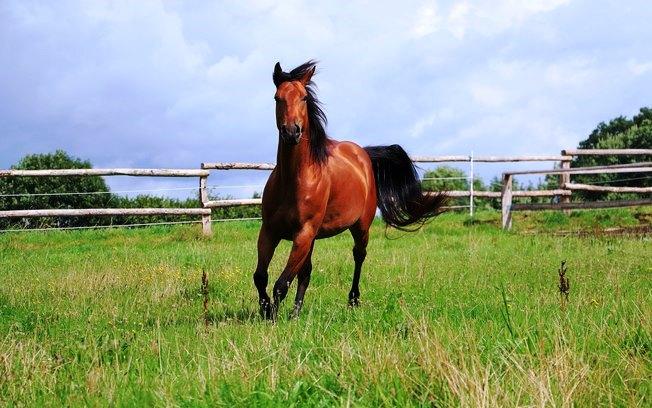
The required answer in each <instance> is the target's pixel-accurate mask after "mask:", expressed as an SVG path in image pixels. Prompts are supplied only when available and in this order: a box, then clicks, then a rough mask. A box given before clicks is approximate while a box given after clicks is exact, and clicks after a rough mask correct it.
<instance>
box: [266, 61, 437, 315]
mask: <svg viewBox="0 0 652 408" xmlns="http://www.w3.org/2000/svg"><path fill="white" fill-rule="evenodd" d="M315 65H316V63H315V62H314V61H309V62H307V63H305V64H303V65H301V66H299V67H297V68H295V69H293V70H292V71H290V72H283V70H282V69H281V65H280V64H279V63H277V64H276V66H275V67H274V74H273V80H274V84H275V85H276V94H275V95H274V99H275V100H276V126H277V128H278V132H279V141H278V151H277V156H276V168H275V169H274V171H273V172H272V174H271V175H270V177H269V180H267V184H266V185H265V190H264V193H263V207H262V218H263V224H262V227H261V229H260V235H259V237H258V266H257V267H256V272H255V273H254V283H255V284H256V288H257V289H258V295H259V303H260V311H261V314H262V315H263V316H265V317H267V318H275V317H276V312H277V310H278V306H279V304H280V302H281V301H282V300H283V299H284V298H285V296H286V294H287V292H288V288H289V286H290V284H291V283H292V280H293V279H294V278H295V277H297V278H298V287H297V294H296V297H295V300H294V309H293V311H292V313H291V316H298V314H299V311H300V310H301V306H302V304H303V297H304V294H305V292H306V289H307V288H308V283H309V282H310V273H311V271H312V262H311V255H312V250H313V247H314V245H315V240H316V239H319V238H327V237H331V236H333V235H337V234H339V233H341V232H343V231H344V230H347V229H348V230H349V231H351V235H353V240H354V246H353V259H354V261H355V270H354V273H353V285H352V286H351V291H350V292H349V304H350V305H351V306H356V305H357V304H358V299H359V297H360V290H359V288H358V284H359V281H360V271H361V269H362V263H363V262H364V259H365V256H366V254H367V242H368V240H369V227H370V226H371V223H372V221H373V219H374V216H375V214H376V206H378V207H379V208H380V212H381V215H382V217H383V220H384V221H385V222H386V223H387V224H388V225H391V226H393V227H395V228H399V229H403V230H409V229H408V228H407V227H408V226H411V225H415V226H416V228H419V227H420V226H421V225H422V224H423V223H424V222H425V221H426V220H427V219H428V218H430V217H433V216H435V215H437V214H439V213H440V212H441V207H442V205H443V204H444V202H445V197H443V196H441V195H424V194H423V193H422V191H421V185H420V183H419V179H418V176H417V173H416V170H415V168H414V166H413V164H412V161H411V160H410V158H409V157H408V155H407V154H406V153H405V151H404V150H403V149H402V148H401V147H400V146H398V145H392V146H372V147H366V148H361V147H360V146H358V145H356V144H355V143H351V142H337V141H335V140H333V139H330V138H329V137H328V136H327V135H326V131H325V129H324V127H325V125H326V116H325V115H324V112H323V110H322V109H321V105H320V103H319V101H318V100H317V98H316V96H315V91H314V88H313V83H312V81H311V78H312V76H313V74H314V72H315ZM281 239H285V240H291V241H292V250H291V252H290V257H289V259H288V261H287V265H286V266H285V269H284V270H283V272H282V273H281V276H280V277H279V278H278V280H277V281H276V284H275V285H274V292H273V296H274V302H273V303H271V301H270V298H269V296H268V295H267V280H268V274H267V268H268V266H269V263H270V261H271V259H272V256H273V255H274V250H275V249H276V246H277V245H278V243H279V241H280V240H281Z"/></svg>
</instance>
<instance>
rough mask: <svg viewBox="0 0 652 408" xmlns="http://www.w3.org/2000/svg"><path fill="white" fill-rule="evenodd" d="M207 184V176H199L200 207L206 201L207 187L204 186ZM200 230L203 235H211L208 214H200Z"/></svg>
mask: <svg viewBox="0 0 652 408" xmlns="http://www.w3.org/2000/svg"><path fill="white" fill-rule="evenodd" d="M207 184H208V176H201V177H199V203H200V204H201V206H202V208H204V207H205V205H206V203H207V202H208V189H207V188H206V185H207ZM201 231H202V234H204V235H205V236H211V235H213V230H212V228H211V216H210V214H209V215H202V216H201Z"/></svg>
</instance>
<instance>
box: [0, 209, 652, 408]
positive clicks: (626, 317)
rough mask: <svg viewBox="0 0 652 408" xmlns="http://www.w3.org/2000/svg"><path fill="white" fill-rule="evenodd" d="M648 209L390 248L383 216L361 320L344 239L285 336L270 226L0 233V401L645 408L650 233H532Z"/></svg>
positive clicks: (531, 219) (634, 218)
mask: <svg viewBox="0 0 652 408" xmlns="http://www.w3.org/2000/svg"><path fill="white" fill-rule="evenodd" d="M641 211H642V210H641ZM648 211H649V210H648ZM578 214H579V213H578ZM649 216H650V213H649V212H648V213H644V212H640V213H632V212H628V211H594V212H586V213H581V214H579V215H574V216H571V217H567V216H564V215H563V214H555V213H538V214H536V215H530V216H524V215H519V217H517V218H516V219H515V221H514V225H515V228H516V229H515V231H514V232H511V233H503V232H501V231H500V230H499V229H498V228H497V227H496V225H497V223H498V221H499V219H498V217H499V216H498V215H497V214H495V213H482V214H480V215H479V216H478V217H477V218H475V219H473V220H470V219H468V217H467V216H465V215H460V214H447V215H444V216H441V217H440V218H438V219H437V220H435V221H434V222H432V223H431V224H429V225H428V226H427V227H426V228H424V229H423V230H421V231H419V232H417V233H413V234H409V235H405V234H402V233H398V232H396V231H390V232H389V233H388V235H389V237H390V238H391V239H387V238H386V237H385V235H384V228H383V226H382V225H381V224H380V223H379V224H377V225H375V226H374V228H373V235H372V238H371V242H370V248H369V256H368V257H367V262H366V263H365V267H364V270H363V275H362V281H361V292H362V296H361V301H362V305H361V306H360V307H359V308H357V309H350V308H348V307H347V302H346V300H347V294H348V291H349V288H350V284H351V276H352V270H353V261H352V256H351V245H352V240H351V238H350V236H348V235H344V234H343V235H341V236H338V237H335V238H331V239H328V240H323V241H319V242H318V243H317V245H316V247H315V254H314V265H315V268H314V271H313V278H312V281H311V285H310V288H309V289H308V292H307V294H306V303H305V306H304V309H303V311H302V315H301V317H300V318H299V319H298V320H288V319H287V318H286V316H287V313H288V312H289V310H290V308H291V300H292V299H293V297H294V288H295V286H294V285H293V286H292V288H291V292H290V295H289V296H288V299H287V300H286V302H285V303H284V305H283V308H282V310H281V313H280V316H282V318H281V319H280V320H279V321H278V322H277V323H276V324H273V323H269V322H267V321H262V320H260V319H259V317H258V315H257V297H256V292H255V290H254V287H253V284H252V278H251V275H252V272H253V268H254V266H255V261H256V259H255V258H256V255H255V242H256V235H257V232H258V228H259V224H258V223H257V222H248V223H228V224H226V223H225V224H218V225H215V227H214V229H215V236H214V237H213V238H211V239H204V238H202V237H200V235H199V230H198V229H196V228H198V227H174V228H163V227H159V228H147V229H136V230H102V231H82V232H77V231H74V232H48V233H14V234H0V405H2V406H6V405H9V406H13V405H18V406H20V405H29V406H42V405H49V406H59V405H68V406H81V405H84V406H88V405H90V406H103V405H118V406H140V405H171V406H215V405H224V406H232V405H237V406H290V405H294V406H316V405H326V406H332V405H335V406H340V405H342V406H344V405H347V406H348V405H353V406H369V407H373V406H383V405H384V406H392V405H396V406H433V405H434V406H517V405H518V406H570V405H575V406H597V405H611V406H648V407H649V406H651V405H652V380H651V378H652V350H651V348H652V240H651V239H650V237H649V236H648V237H640V236H638V237H636V236H622V237H614V236H606V235H604V236H603V235H601V234H599V233H591V234H585V235H583V236H579V237H574V236H567V237H559V236H553V235H552V234H548V233H535V234H531V232H532V231H539V232H541V231H548V232H550V231H556V230H559V229H574V228H575V229H576V228H584V229H587V228H588V229H589V230H592V229H595V228H597V227H609V226H612V225H634V224H636V223H637V222H640V221H641V220H646V219H647V220H648V221H649V219H648V218H647V217H649ZM524 217H525V218H524ZM526 232H528V233H526ZM288 250H289V244H287V243H285V244H283V245H282V246H280V247H279V249H278V250H277V256H276V257H275V258H274V262H273V263H272V266H271V269H270V272H271V279H272V283H273V280H274V279H275V278H276V277H277V276H278V274H279V272H280V269H281V267H282V265H283V263H284V262H285V259H286V256H287V253H288ZM562 260H565V261H567V263H566V265H567V268H568V272H567V275H568V277H569V279H570V294H569V298H568V302H567V303H564V302H563V301H562V299H561V296H560V293H559V289H558V284H559V278H558V272H557V271H558V269H559V266H560V263H561V261H562ZM202 270H205V271H206V272H207V275H208V280H209V287H208V295H207V296H208V313H204V311H203V299H204V295H203V294H202V290H201V275H202Z"/></svg>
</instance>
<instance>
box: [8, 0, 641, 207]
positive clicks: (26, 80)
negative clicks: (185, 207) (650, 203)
mask: <svg viewBox="0 0 652 408" xmlns="http://www.w3.org/2000/svg"><path fill="white" fill-rule="evenodd" d="M320 3H328V5H325V4H320ZM383 3H385V2H378V1H361V2H339V4H338V3H337V2H315V1H298V0H294V1H293V0H290V1H283V2H276V1H266V0H258V1H227V2H204V1H183V2H182V1H65V0H61V1H56V2H52V1H42V2H38V1H28V0H27V1H26V0H19V1H18V0H17V1H13V0H0V40H1V41H0V58H1V61H2V64H0V101H1V102H0V140H1V142H2V143H1V146H2V149H1V150H0V168H7V167H9V166H10V165H11V164H13V163H15V162H16V161H17V160H18V159H20V157H22V156H23V155H25V154H28V153H38V152H49V151H53V150H55V149H58V148H60V149H64V150H66V151H68V152H69V153H71V154H73V155H75V156H78V157H82V158H86V159H90V160H91V161H92V163H93V164H94V165H95V167H166V168H167V167H190V168H196V167H198V166H199V163H201V162H203V161H236V160H237V161H273V160H274V158H275V149H276V143H277V137H278V136H277V133H276V130H275V124H274V101H273V98H272V97H273V93H274V86H273V84H272V81H271V73H272V69H273V65H274V63H275V62H276V61H280V62H281V64H282V65H283V67H284V68H288V69H289V68H292V67H294V66H296V65H298V64H300V63H302V62H304V61H305V60H307V59H311V58H314V59H318V60H319V61H320V65H319V67H318V75H317V76H316V77H315V78H314V79H315V82H316V83H317V85H318V87H319V96H320V98H321V100H322V101H323V102H324V103H325V106H326V111H327V114H328V117H329V128H328V129H329V133H330V134H331V136H332V137H334V138H336V139H348V140H353V141H356V142H358V143H359V144H362V145H365V144H384V143H400V144H402V145H403V146H404V147H405V148H406V150H408V151H409V152H410V153H412V154H415V155H416V154H421V155H425V154H432V155H439V154H469V153H470V152H471V151H473V152H474V153H475V154H476V155H483V154H555V153H558V152H559V151H560V150H561V149H563V148H571V147H575V146H576V145H577V142H578V141H579V140H582V139H583V138H585V137H586V135H587V134H588V133H589V132H590V131H591V130H592V129H593V128H594V127H595V125H596V124H597V123H598V122H600V121H603V120H608V119H610V118H613V117H616V116H619V115H627V116H631V115H632V114H635V113H636V112H637V111H638V109H639V108H640V107H641V106H650V105H652V100H651V94H652V47H651V46H650V38H652V24H650V21H652V6H651V5H650V2H649V1H648V0H633V1H611V0H600V1H595V0H592V1H588V0H530V1H528V0H492V1H486V0H485V1H473V0H464V1H425V2H423V1H409V0H407V1H402V2H400V3H397V2H393V1H392V2H386V4H383ZM499 170H501V169H496V168H493V167H489V166H486V167H483V168H481V170H480V171H481V173H482V174H483V176H485V177H487V178H488V177H490V176H491V175H494V174H497V173H498V172H499ZM261 177H264V176H263V175H262V174H257V175H252V174H251V173H248V174H237V173H226V174H221V175H219V177H212V178H213V179H214V180H213V181H212V184H214V185H215V184H247V183H255V182H258V181H260V178H261ZM118 179H119V178H112V179H111V180H110V181H111V184H112V186H113V187H114V188H118V189H119V188H123V187H124V188H127V186H134V185H137V186H138V187H139V188H147V187H151V186H159V187H160V186H162V185H163V186H179V185H182V184H179V183H180V182H178V181H156V180H143V179H139V180H138V181H136V182H135V183H136V184H134V181H133V179H130V180H127V179H119V180H118ZM188 182H190V181H188ZM188 182H186V184H188ZM129 183H131V184H129ZM161 183H163V184H161ZM195 184H196V182H195V181H194V180H192V182H190V185H192V186H194V185H195ZM248 193H249V192H248V191H244V190H242V191H240V193H238V194H236V193H233V194H235V195H242V194H245V195H246V194H248Z"/></svg>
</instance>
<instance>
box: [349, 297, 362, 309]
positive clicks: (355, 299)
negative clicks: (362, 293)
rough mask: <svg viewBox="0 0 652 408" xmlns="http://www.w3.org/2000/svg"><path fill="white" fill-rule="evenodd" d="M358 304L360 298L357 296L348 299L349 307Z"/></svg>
mask: <svg viewBox="0 0 652 408" xmlns="http://www.w3.org/2000/svg"><path fill="white" fill-rule="evenodd" d="M358 306H360V299H359V298H351V299H349V307H358Z"/></svg>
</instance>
